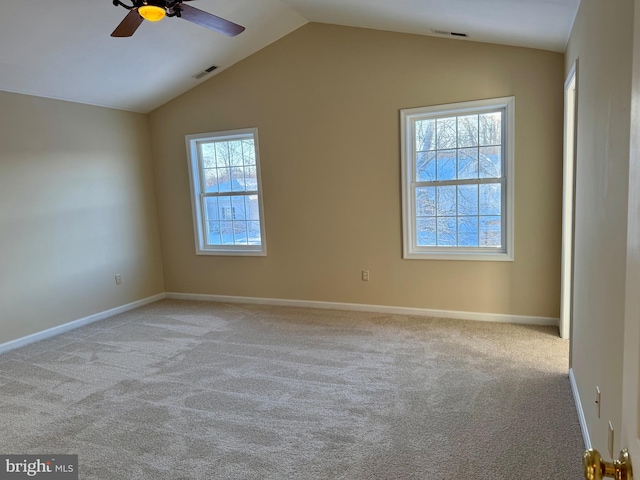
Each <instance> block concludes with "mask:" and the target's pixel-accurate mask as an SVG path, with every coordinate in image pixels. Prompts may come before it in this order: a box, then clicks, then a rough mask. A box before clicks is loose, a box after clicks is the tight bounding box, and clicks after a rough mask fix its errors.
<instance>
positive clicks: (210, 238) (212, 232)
mask: <svg viewBox="0 0 640 480" xmlns="http://www.w3.org/2000/svg"><path fill="white" fill-rule="evenodd" d="M207 224H208V225H209V228H208V229H207V245H220V242H221V241H222V240H221V238H220V222H207Z"/></svg>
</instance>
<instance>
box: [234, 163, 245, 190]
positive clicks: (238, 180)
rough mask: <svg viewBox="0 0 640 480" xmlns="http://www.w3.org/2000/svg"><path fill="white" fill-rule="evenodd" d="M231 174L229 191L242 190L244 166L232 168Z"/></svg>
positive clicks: (243, 188)
mask: <svg viewBox="0 0 640 480" xmlns="http://www.w3.org/2000/svg"><path fill="white" fill-rule="evenodd" d="M231 175H232V177H231V191H233V192H244V191H245V190H246V187H245V184H244V167H239V168H238V167H235V168H232V169H231Z"/></svg>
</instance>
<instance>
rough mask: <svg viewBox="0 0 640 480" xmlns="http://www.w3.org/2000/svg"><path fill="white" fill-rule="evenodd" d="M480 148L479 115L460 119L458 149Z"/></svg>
mask: <svg viewBox="0 0 640 480" xmlns="http://www.w3.org/2000/svg"><path fill="white" fill-rule="evenodd" d="M477 146H478V115H465V116H463V117H458V147H477Z"/></svg>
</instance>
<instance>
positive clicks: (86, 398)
mask: <svg viewBox="0 0 640 480" xmlns="http://www.w3.org/2000/svg"><path fill="white" fill-rule="evenodd" d="M567 358H568V344H567V342H566V341H563V340H561V339H559V338H558V337H557V329H553V328H547V327H526V326H516V325H504V324H491V323H481V322H463V321H452V320H445V319H425V318H418V317H406V316H400V315H380V314H373V313H353V312H338V311H329V310H312V309H301V308H281V307H263V306H248V305H230V304H215V303H201V302H186V301H173V300H164V301H161V302H157V303H155V304H152V305H149V306H146V307H143V308H141V309H138V310H135V311H132V312H129V313H126V314H122V315H118V316H116V317H112V318H111V319H108V320H104V321H102V322H98V323H95V324H92V325H89V326H86V327H83V328H80V329H78V330H74V331H72V332H69V333H67V334H65V335H61V336H58V337H55V338H52V339H49V340H45V341H42V342H39V343H37V344H33V345H30V346H28V347H25V348H22V349H20V350H14V351H12V352H8V353H5V354H2V355H0V412H1V422H2V430H1V435H0V452H1V453H3V454H24V453H34V454H35V453H69V454H78V455H79V464H80V478H81V479H100V480H102V479H104V480H110V479H114V480H115V479H118V480H134V479H154V480H160V479H168V480H179V479H274V480H284V479H442V480H444V479H469V480H472V479H473V480H476V479H490V480H499V479H505V480H507V479H508V480H524V479H531V480H534V479H535V480H540V479H574V480H575V479H580V478H581V469H580V460H581V454H582V451H583V445H582V437H581V434H580V428H579V425H578V419H577V415H576V411H575V407H574V404H573V400H572V397H571V391H570V386H569V380H568V376H567Z"/></svg>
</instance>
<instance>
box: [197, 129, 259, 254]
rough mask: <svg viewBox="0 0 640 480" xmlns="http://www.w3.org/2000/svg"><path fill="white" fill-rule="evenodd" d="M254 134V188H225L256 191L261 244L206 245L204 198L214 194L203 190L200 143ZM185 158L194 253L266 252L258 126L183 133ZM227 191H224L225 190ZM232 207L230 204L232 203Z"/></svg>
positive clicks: (249, 136)
mask: <svg viewBox="0 0 640 480" xmlns="http://www.w3.org/2000/svg"><path fill="white" fill-rule="evenodd" d="M246 138H253V141H254V147H255V157H256V177H257V188H258V189H257V191H245V192H237V193H236V192H228V195H229V196H234V195H257V197H258V211H259V215H260V241H261V244H260V245H208V244H207V240H206V235H207V228H206V220H205V206H204V203H205V199H206V198H207V197H209V196H220V195H219V194H216V195H213V194H209V193H206V192H204V190H203V189H204V182H203V170H202V159H201V156H200V153H199V144H201V143H207V142H211V141H225V140H226V141H229V140H242V139H246ZM185 142H186V146H187V161H188V165H189V183H190V186H191V207H192V212H193V227H194V236H195V244H196V255H231V256H233V255H238V256H266V254H267V239H266V232H265V221H264V208H263V201H262V175H261V172H260V148H259V146H258V129H257V128H244V129H238V130H226V131H223V132H210V133H198V134H194V135H186V136H185ZM224 195H225V196H226V195H227V194H226V193H225V194H224ZM232 208H233V207H232Z"/></svg>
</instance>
